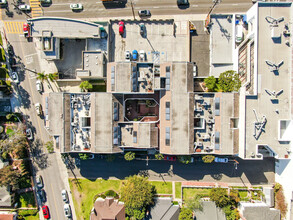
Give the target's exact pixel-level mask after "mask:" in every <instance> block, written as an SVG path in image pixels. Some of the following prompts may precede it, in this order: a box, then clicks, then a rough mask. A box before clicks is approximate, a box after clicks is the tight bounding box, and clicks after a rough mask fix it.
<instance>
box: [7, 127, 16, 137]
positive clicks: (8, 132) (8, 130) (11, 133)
mask: <svg viewBox="0 0 293 220" xmlns="http://www.w3.org/2000/svg"><path fill="white" fill-rule="evenodd" d="M13 133H14V131H13V130H12V129H11V128H6V134H8V136H9V137H10V136H11V135H13Z"/></svg>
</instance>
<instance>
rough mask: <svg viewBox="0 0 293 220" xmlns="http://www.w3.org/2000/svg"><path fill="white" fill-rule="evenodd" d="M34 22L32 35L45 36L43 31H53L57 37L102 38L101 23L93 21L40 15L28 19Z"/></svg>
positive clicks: (53, 34)
mask: <svg viewBox="0 0 293 220" xmlns="http://www.w3.org/2000/svg"><path fill="white" fill-rule="evenodd" d="M28 22H31V23H32V27H33V28H32V30H31V36H32V37H43V32H44V31H45V32H51V34H50V35H51V36H47V35H46V37H56V38H82V39H85V38H100V29H99V27H100V25H99V24H95V23H92V22H87V21H81V20H75V19H70V18H61V17H38V18H31V19H28Z"/></svg>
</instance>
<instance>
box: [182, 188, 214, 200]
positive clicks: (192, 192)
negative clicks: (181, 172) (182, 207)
mask: <svg viewBox="0 0 293 220" xmlns="http://www.w3.org/2000/svg"><path fill="white" fill-rule="evenodd" d="M210 191H211V189H210V188H183V201H184V200H186V199H192V198H194V197H195V196H196V195H198V194H201V195H203V196H208V195H209V193H210Z"/></svg>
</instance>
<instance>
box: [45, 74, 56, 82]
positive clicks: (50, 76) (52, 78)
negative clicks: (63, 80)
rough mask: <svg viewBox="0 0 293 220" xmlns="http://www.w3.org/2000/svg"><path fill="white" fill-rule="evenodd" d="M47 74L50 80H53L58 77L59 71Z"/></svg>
mask: <svg viewBox="0 0 293 220" xmlns="http://www.w3.org/2000/svg"><path fill="white" fill-rule="evenodd" d="M47 76H48V79H49V80H50V81H51V82H54V81H56V80H57V79H58V78H59V73H57V72H56V73H49V74H48V75H47Z"/></svg>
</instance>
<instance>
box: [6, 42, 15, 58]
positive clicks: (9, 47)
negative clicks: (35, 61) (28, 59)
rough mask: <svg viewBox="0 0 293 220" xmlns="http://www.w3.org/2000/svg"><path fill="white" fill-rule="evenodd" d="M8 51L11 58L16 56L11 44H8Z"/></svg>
mask: <svg viewBox="0 0 293 220" xmlns="http://www.w3.org/2000/svg"><path fill="white" fill-rule="evenodd" d="M7 50H8V54H9V56H12V57H13V56H14V49H13V46H12V45H11V44H10V43H8V45H7Z"/></svg>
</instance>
